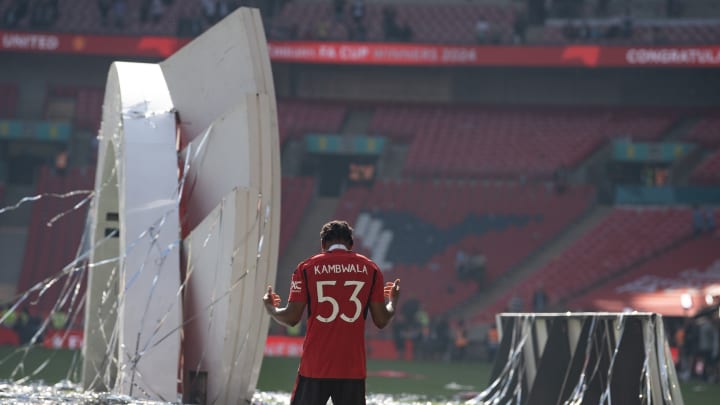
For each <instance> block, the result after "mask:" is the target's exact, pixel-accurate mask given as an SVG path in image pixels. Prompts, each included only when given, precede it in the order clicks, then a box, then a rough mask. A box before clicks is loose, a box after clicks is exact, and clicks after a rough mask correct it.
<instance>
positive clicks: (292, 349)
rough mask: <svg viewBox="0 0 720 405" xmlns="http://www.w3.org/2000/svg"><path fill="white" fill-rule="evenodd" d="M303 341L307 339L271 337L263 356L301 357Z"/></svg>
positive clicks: (268, 338) (268, 339)
mask: <svg viewBox="0 0 720 405" xmlns="http://www.w3.org/2000/svg"><path fill="white" fill-rule="evenodd" d="M303 341H305V338H302V337H290V336H274V335H270V336H268V337H267V342H266V343H265V351H264V353H263V354H265V355H266V356H270V357H300V355H301V354H302V347H303Z"/></svg>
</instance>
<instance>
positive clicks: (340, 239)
mask: <svg viewBox="0 0 720 405" xmlns="http://www.w3.org/2000/svg"><path fill="white" fill-rule="evenodd" d="M352 234H353V229H352V227H350V224H348V223H347V221H338V220H335V221H330V222H328V223H327V224H325V225H323V227H322V230H320V241H321V242H322V243H323V244H329V243H342V244H344V245H345V246H347V247H348V248H351V247H352V245H353V236H352Z"/></svg>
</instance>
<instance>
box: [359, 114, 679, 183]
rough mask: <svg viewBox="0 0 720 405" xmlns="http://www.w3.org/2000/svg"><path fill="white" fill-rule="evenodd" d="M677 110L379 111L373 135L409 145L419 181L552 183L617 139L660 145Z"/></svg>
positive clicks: (408, 168)
mask: <svg viewBox="0 0 720 405" xmlns="http://www.w3.org/2000/svg"><path fill="white" fill-rule="evenodd" d="M676 117H677V113H675V112H672V111H664V110H662V109H658V110H648V109H627V108H624V109H613V108H590V107H587V108H582V107H575V108H573V107H535V108H531V107H489V106H488V107H486V106H448V105H445V106H440V105H438V106H432V105H397V106H379V107H378V108H377V110H376V112H375V115H374V117H373V120H372V123H371V127H370V128H371V131H372V132H373V133H375V134H378V135H384V136H388V137H390V138H391V139H394V140H398V141H402V142H409V144H410V149H409V151H408V156H407V160H406V162H405V167H404V169H405V173H406V174H407V175H413V176H435V175H438V174H441V175H446V176H451V177H458V176H459V177H463V176H472V177H477V176H480V177H484V176H491V177H496V176H505V177H507V176H511V177H513V176H514V177H517V176H520V175H526V176H530V175H533V176H538V177H548V176H550V175H551V174H552V173H553V172H555V171H556V170H557V169H559V168H561V167H572V166H574V165H576V164H578V163H579V162H580V161H581V160H582V159H584V158H586V157H587V156H588V155H590V154H591V153H592V152H593V151H594V150H595V149H596V148H597V147H598V146H600V145H602V144H603V143H604V142H605V141H607V140H608V139H611V138H615V137H621V136H629V137H631V138H633V139H636V140H649V139H655V138H657V137H658V136H659V135H660V134H662V132H663V131H664V130H665V129H667V128H668V127H669V126H670V125H671V124H672V122H673V121H674V120H675V119H676Z"/></svg>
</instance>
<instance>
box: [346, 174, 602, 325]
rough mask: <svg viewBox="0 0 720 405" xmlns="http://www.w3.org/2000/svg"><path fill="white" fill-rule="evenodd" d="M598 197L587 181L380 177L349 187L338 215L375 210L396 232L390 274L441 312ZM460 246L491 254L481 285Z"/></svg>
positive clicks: (550, 235)
mask: <svg viewBox="0 0 720 405" xmlns="http://www.w3.org/2000/svg"><path fill="white" fill-rule="evenodd" d="M593 195H594V192H593V190H592V189H591V188H589V187H585V186H582V187H574V188H570V189H568V190H567V191H566V192H565V193H563V194H558V193H556V192H555V191H554V190H553V189H552V188H549V187H548V186H547V185H545V184H530V185H521V184H517V183H500V184H478V183H456V182H451V181H411V180H402V181H378V182H376V184H375V185H374V187H373V188H372V189H364V188H360V187H357V188H351V189H349V190H348V191H347V192H346V193H345V194H344V195H343V196H342V197H341V199H340V202H339V204H338V210H337V212H336V214H335V215H336V217H337V218H347V219H349V220H350V221H352V222H354V223H355V222H356V221H357V218H358V217H359V216H360V214H361V213H363V212H365V213H370V215H371V216H372V217H373V218H375V219H380V220H381V221H382V224H383V225H382V227H383V229H384V230H390V231H391V232H393V234H394V235H396V238H395V239H393V242H392V243H391V244H390V246H389V248H388V250H387V256H386V257H385V258H384V260H386V261H388V262H390V263H392V269H391V270H389V274H391V275H390V276H388V277H396V276H397V277H400V278H401V279H402V280H403V282H404V283H405V280H407V284H405V285H407V288H408V290H409V291H413V292H414V293H415V294H417V295H418V296H431V297H435V298H436V299H434V300H432V301H431V302H427V303H426V304H427V305H426V309H427V311H428V313H430V314H433V315H434V314H439V313H442V312H443V311H446V310H448V309H450V308H452V307H453V306H455V305H458V304H459V303H461V302H462V301H463V300H465V299H467V298H469V297H470V296H471V295H472V294H473V293H475V292H476V291H477V290H478V287H480V288H482V287H483V286H484V285H488V284H490V283H492V282H493V281H494V280H495V279H497V278H498V277H500V276H501V275H502V274H503V273H504V272H505V271H507V270H508V269H510V268H511V267H512V266H513V265H515V264H517V263H519V262H520V261H521V260H522V259H523V258H524V257H526V256H527V255H529V254H530V253H532V252H533V251H535V250H536V249H538V248H539V247H540V246H542V244H543V243H545V242H547V241H549V240H551V239H552V238H554V237H555V236H556V235H557V234H558V233H559V232H560V231H561V230H563V229H564V228H565V227H567V226H568V225H569V224H570V223H571V222H572V221H573V220H576V219H577V218H578V217H579V216H580V215H582V213H583V212H585V210H586V209H587V208H588V206H589V205H590V202H591V200H592V197H593ZM428 196H433V198H428ZM437 196H441V197H442V198H440V199H439V200H438V199H437ZM359 228H361V225H360V224H358V225H357V228H356V230H357V231H358V232H359V233H362V232H361V229H359ZM358 241H359V243H356V245H357V246H359V247H362V246H365V249H366V250H365V253H367V254H368V255H370V256H372V251H371V250H372V248H371V247H370V246H373V244H374V243H375V242H374V241H369V240H367V238H366V239H364V238H363V235H358ZM460 250H463V251H464V252H465V253H467V254H468V255H476V254H482V255H483V256H484V259H485V270H484V275H483V277H482V280H481V281H480V283H477V284H476V283H474V282H468V281H467V280H462V279H459V277H458V273H457V271H456V257H457V253H458V251H460Z"/></svg>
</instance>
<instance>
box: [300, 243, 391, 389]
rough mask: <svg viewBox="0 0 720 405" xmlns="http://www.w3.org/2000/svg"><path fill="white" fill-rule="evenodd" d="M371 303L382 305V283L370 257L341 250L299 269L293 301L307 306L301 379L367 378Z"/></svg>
mask: <svg viewBox="0 0 720 405" xmlns="http://www.w3.org/2000/svg"><path fill="white" fill-rule="evenodd" d="M298 282H299V283H300V284H297V283H298ZM293 294H295V296H293ZM303 294H304V295H305V296H304V297H302V295H303ZM371 299H374V300H376V301H383V277H382V273H381V272H380V271H379V269H378V267H377V265H376V264H375V263H373V262H372V261H371V260H369V259H368V258H366V257H365V256H362V255H359V254H357V253H354V252H352V251H347V250H344V249H336V250H332V251H329V252H323V253H321V254H319V255H316V256H313V257H311V258H310V259H308V260H306V261H304V262H303V263H301V264H300V265H298V268H297V269H296V271H295V274H293V281H292V285H291V300H301V301H306V302H307V305H308V325H307V333H306V336H305V343H304V346H303V349H304V353H303V359H302V362H301V364H300V374H301V375H303V376H305V377H312V378H365V319H366V317H367V313H368V306H369V303H370V300H371Z"/></svg>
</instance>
